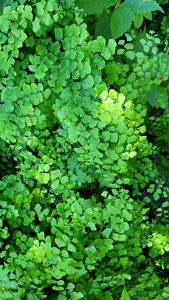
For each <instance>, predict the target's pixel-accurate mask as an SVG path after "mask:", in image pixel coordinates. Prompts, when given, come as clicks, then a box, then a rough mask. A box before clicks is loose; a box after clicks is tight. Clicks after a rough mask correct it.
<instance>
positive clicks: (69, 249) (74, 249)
mask: <svg viewBox="0 0 169 300" xmlns="http://www.w3.org/2000/svg"><path fill="white" fill-rule="evenodd" d="M68 251H70V252H76V248H75V246H73V244H71V243H70V244H68Z"/></svg>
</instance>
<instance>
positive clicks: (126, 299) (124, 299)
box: [120, 287, 130, 300]
mask: <svg viewBox="0 0 169 300" xmlns="http://www.w3.org/2000/svg"><path fill="white" fill-rule="evenodd" d="M120 300H130V296H129V294H128V292H127V290H126V288H125V287H124V288H123V291H122V294H121V298H120Z"/></svg>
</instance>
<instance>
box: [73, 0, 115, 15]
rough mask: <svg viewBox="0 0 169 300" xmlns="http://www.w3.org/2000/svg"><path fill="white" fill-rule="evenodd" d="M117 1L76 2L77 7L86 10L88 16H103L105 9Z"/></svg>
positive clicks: (82, 0)
mask: <svg viewBox="0 0 169 300" xmlns="http://www.w3.org/2000/svg"><path fill="white" fill-rule="evenodd" d="M115 3H116V1H115V0H76V5H77V6H79V7H80V8H83V9H84V12H85V13H87V14H88V15H91V14H101V13H102V11H103V9H106V8H108V7H110V6H113V5H114V4H115Z"/></svg>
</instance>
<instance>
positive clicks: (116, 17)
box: [110, 5, 134, 39]
mask: <svg viewBox="0 0 169 300" xmlns="http://www.w3.org/2000/svg"><path fill="white" fill-rule="evenodd" d="M133 19H134V13H133V12H132V10H131V9H130V7H128V6H124V5H122V6H120V7H118V8H116V9H115V10H114V12H113V14H112V16H111V20H110V23H111V32H112V37H113V38H114V39H117V38H118V37H120V36H122V35H123V34H124V33H125V32H127V31H128V30H129V29H130V27H131V24H132V21H133Z"/></svg>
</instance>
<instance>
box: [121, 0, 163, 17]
mask: <svg viewBox="0 0 169 300" xmlns="http://www.w3.org/2000/svg"><path fill="white" fill-rule="evenodd" d="M124 5H128V6H130V8H131V9H132V10H133V12H135V13H140V14H144V13H148V12H151V11H155V10H160V11H161V12H163V10H162V8H161V7H160V5H159V4H158V3H157V2H156V1H155V0H125V1H124Z"/></svg>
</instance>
